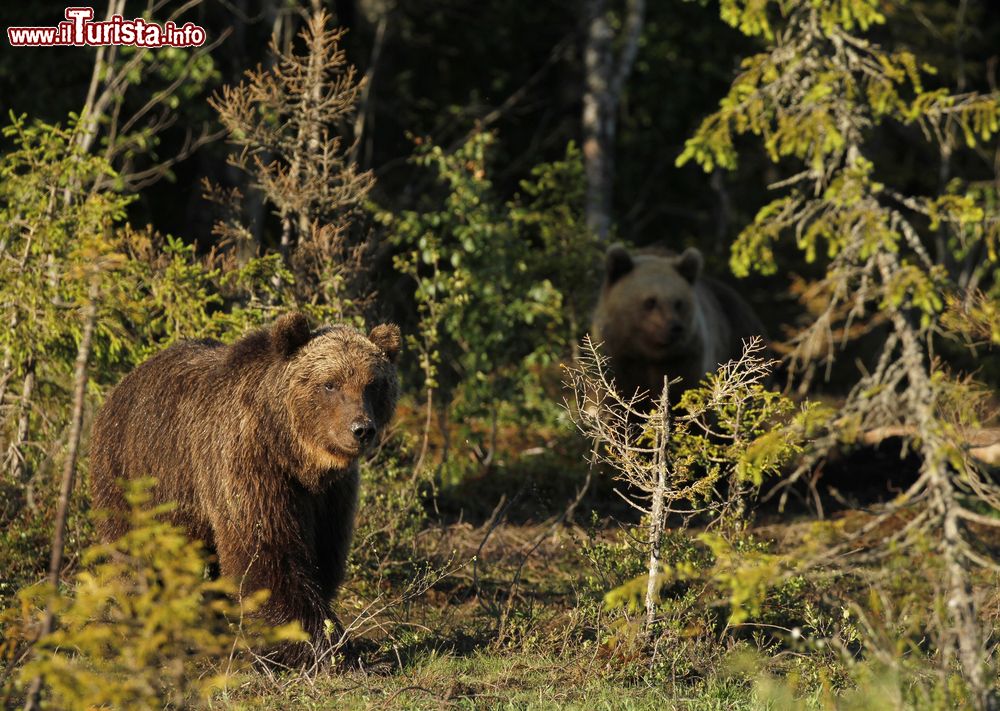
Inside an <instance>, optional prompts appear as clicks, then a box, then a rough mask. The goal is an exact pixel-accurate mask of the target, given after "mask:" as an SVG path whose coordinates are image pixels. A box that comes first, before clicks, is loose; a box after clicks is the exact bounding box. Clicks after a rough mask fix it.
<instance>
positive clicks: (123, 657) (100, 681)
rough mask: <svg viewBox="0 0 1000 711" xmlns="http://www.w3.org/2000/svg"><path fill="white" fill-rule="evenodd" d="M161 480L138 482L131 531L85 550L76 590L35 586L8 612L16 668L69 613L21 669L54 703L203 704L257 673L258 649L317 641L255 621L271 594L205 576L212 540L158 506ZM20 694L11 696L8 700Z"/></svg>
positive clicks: (7, 635)
mask: <svg viewBox="0 0 1000 711" xmlns="http://www.w3.org/2000/svg"><path fill="white" fill-rule="evenodd" d="M151 484H152V482H151V480H148V479H147V480H137V481H135V482H133V483H132V485H131V487H130V491H129V492H128V494H127V497H128V500H129V503H130V504H131V506H132V511H131V515H130V523H131V528H130V530H129V531H128V532H127V533H126V534H125V535H123V536H122V537H121V538H120V539H118V540H117V541H114V542H112V543H108V544H99V545H94V546H90V547H89V548H86V549H85V550H84V551H83V552H82V554H81V566H82V567H81V570H80V571H79V572H78V573H77V574H76V576H75V577H74V579H73V581H72V582H71V583H70V585H69V586H68V589H67V590H65V591H53V590H51V589H49V588H48V586H46V585H36V586H32V587H28V588H25V589H23V590H21V591H20V592H19V593H18V600H19V606H17V607H12V608H11V609H9V610H7V611H6V612H5V613H4V614H3V616H2V617H0V624H2V629H3V637H4V642H3V645H2V647H0V651H2V656H3V658H4V661H5V662H6V663H8V664H10V663H11V662H16V661H17V660H18V658H19V657H21V656H22V655H24V654H25V653H26V649H27V645H29V644H31V643H32V641H33V636H34V632H33V630H35V629H36V628H37V626H38V622H39V618H40V615H41V614H44V613H43V609H44V608H45V607H46V606H49V608H50V609H51V611H52V612H53V613H55V614H56V615H58V618H59V625H58V627H57V628H56V629H55V630H54V631H53V632H51V633H50V634H48V635H46V636H44V637H42V638H41V639H38V640H37V641H34V644H33V646H32V648H31V651H30V659H29V661H28V662H27V663H25V664H24V665H23V666H22V667H21V668H20V669H19V670H17V672H16V680H17V681H18V682H20V683H26V682H28V681H29V680H31V679H33V678H35V677H36V676H40V677H41V678H42V680H43V682H44V688H45V689H47V690H48V696H47V697H46V699H45V705H47V706H48V707H50V708H58V709H87V708H94V707H112V708H138V707H141V708H158V707H164V706H175V707H185V706H190V705H192V704H202V703H205V702H206V701H208V700H209V699H210V698H211V697H212V696H213V694H216V693H217V692H218V691H220V690H222V689H225V688H227V687H228V686H229V685H231V684H233V683H234V682H235V681H236V680H237V679H238V678H239V675H240V674H241V673H243V672H245V671H247V670H248V669H249V668H250V665H251V663H252V660H253V655H252V654H250V653H249V652H250V651H251V650H254V649H258V650H259V649H261V648H263V647H265V646H267V645H269V644H274V643H278V642H281V641H286V640H304V639H306V635H305V634H304V633H303V632H302V630H301V629H300V628H299V627H298V624H297V623H294V624H290V625H285V626H282V627H278V628H269V627H267V626H265V625H264V624H262V623H260V622H259V621H257V620H255V619H254V618H253V617H252V615H253V613H254V611H255V610H257V609H258V608H259V607H260V605H261V604H262V603H263V602H264V601H265V600H266V599H267V595H268V592H267V591H266V590H265V591H257V592H255V593H253V594H250V595H246V596H243V597H242V598H240V597H239V595H238V592H239V591H238V589H237V586H236V584H235V583H234V582H233V581H231V580H228V579H225V578H220V579H218V580H208V579H206V577H205V570H206V563H207V561H206V558H205V555H204V552H203V550H202V547H201V544H200V543H198V542H192V541H191V540H189V539H188V538H187V537H186V536H185V535H184V533H183V532H182V531H181V530H180V529H179V528H177V527H176V526H173V525H171V524H169V523H165V522H164V521H163V520H162V519H161V516H162V514H164V513H166V512H167V511H169V509H170V506H169V505H161V506H156V507H150V506H148V503H149V498H150V497H149V493H148V491H149V487H150V486H151ZM13 693H14V690H13V689H11V688H7V689H5V690H4V694H5V697H6V698H7V700H8V701H10V700H11V699H12V694H13Z"/></svg>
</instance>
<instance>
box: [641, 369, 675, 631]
mask: <svg viewBox="0 0 1000 711" xmlns="http://www.w3.org/2000/svg"><path fill="white" fill-rule="evenodd" d="M657 439H658V440H659V441H658V442H657V445H658V446H657V448H656V488H654V489H653V500H652V501H651V502H650V511H649V568H648V573H649V580H648V581H647V583H646V636H647V637H649V636H650V635H652V634H653V622H654V621H655V620H656V603H657V601H658V598H659V575H660V542H661V540H662V539H663V519H664V515H665V512H664V503H665V501H664V500H665V498H666V491H667V467H668V465H669V456H670V454H669V450H668V447H669V445H670V380H669V379H668V378H667V377H664V378H663V394H662V395H661V396H660V430H659V432H657Z"/></svg>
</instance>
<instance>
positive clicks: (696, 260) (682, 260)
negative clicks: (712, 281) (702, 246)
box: [675, 247, 705, 284]
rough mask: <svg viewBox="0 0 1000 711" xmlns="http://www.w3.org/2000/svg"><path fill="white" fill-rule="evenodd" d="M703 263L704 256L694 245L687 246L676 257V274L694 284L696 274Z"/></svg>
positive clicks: (698, 273) (699, 271) (699, 272)
mask: <svg viewBox="0 0 1000 711" xmlns="http://www.w3.org/2000/svg"><path fill="white" fill-rule="evenodd" d="M704 264H705V258H704V257H702V256H701V252H700V251H698V250H697V249H696V248H694V247H688V248H687V249H685V250H684V252H683V253H681V256H680V257H678V258H677V266H676V267H675V268H676V269H677V273H678V274H680V275H681V276H682V277H684V278H685V279H687V281H688V283H690V284H694V282H695V280H696V279H697V278H698V275H700V274H701V268H702V267H703V266H704Z"/></svg>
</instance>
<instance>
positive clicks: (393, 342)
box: [368, 323, 403, 363]
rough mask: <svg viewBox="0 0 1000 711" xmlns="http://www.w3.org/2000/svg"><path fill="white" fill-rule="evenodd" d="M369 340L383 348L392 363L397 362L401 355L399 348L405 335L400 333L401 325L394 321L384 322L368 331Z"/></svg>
mask: <svg viewBox="0 0 1000 711" xmlns="http://www.w3.org/2000/svg"><path fill="white" fill-rule="evenodd" d="M368 340H369V341H371V342H372V343H374V344H375V345H376V346H378V347H379V348H381V349H382V352H383V353H385V357H386V358H388V359H389V362H390V363H395V362H396V356H397V355H399V348H400V346H401V345H402V344H403V337H402V335H400V333H399V326H397V325H396V324H394V323H383V324H380V325H378V326H376V327H375V328H373V329H372V330H371V331H370V332H369V333H368Z"/></svg>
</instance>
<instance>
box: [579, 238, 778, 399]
mask: <svg viewBox="0 0 1000 711" xmlns="http://www.w3.org/2000/svg"><path fill="white" fill-rule="evenodd" d="M702 265H703V258H702V255H701V252H699V251H698V250H697V249H694V248H690V249H687V250H685V251H684V252H683V253H682V254H680V255H676V254H671V253H669V252H667V251H665V250H662V249H656V248H653V249H646V250H637V251H635V252H633V253H629V252H628V250H626V249H625V247H624V246H622V245H621V244H615V245H612V246H611V247H610V248H609V249H608V253H607V257H606V265H605V277H604V284H603V285H602V287H601V294H600V297H599V299H598V303H597V309H596V310H595V312H594V319H593V323H592V326H591V337H592V338H593V340H594V342H595V343H602V350H603V352H604V354H605V355H607V356H608V358H609V366H610V369H611V373H612V375H613V376H614V378H615V383H616V385H617V387H618V388H619V390H620V391H621V393H622V394H623V395H625V396H627V397H630V396H632V395H633V394H634V393H636V392H637V391H638V392H641V393H646V394H647V396H649V395H651V396H652V398H658V397H659V396H660V393H661V392H662V391H663V377H664V376H665V375H666V376H669V377H670V378H671V380H672V379H674V378H680V383H678V384H677V385H672V386H671V389H670V400H671V401H672V402H674V403H676V402H677V401H678V398H679V397H680V396H681V394H683V392H684V391H685V390H687V389H688V388H691V387H693V386H694V385H697V383H698V381H700V380H701V378H702V377H703V376H704V375H705V373H707V372H709V371H712V370H715V368H716V367H717V366H718V365H719V364H721V363H725V362H727V361H729V360H731V359H733V358H738V357H739V356H740V354H741V353H742V352H743V341H744V340H745V339H748V338H750V337H751V336H764V328H763V326H762V325H761V323H760V320H759V319H758V318H757V316H756V314H755V313H754V312H753V309H751V308H750V306H749V305H748V304H747V303H746V302H745V301H744V300H743V299H742V298H741V297H740V296H739V294H737V293H736V292H735V291H733V290H732V289H731V288H729V287H728V286H726V285H725V284H722V283H721V282H718V281H716V280H714V279H711V278H709V277H706V276H704V275H703V274H702ZM646 402H647V404H648V402H649V400H648V399H647V401H646Z"/></svg>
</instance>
